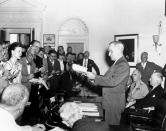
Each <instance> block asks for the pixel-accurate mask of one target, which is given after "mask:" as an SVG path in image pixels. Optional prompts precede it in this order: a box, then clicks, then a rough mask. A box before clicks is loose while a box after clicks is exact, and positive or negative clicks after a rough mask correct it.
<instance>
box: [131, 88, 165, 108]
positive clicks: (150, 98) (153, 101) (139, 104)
mask: <svg viewBox="0 0 166 131" xmlns="http://www.w3.org/2000/svg"><path fill="white" fill-rule="evenodd" d="M163 93H164V89H163V88H162V87H161V85H159V86H157V87H156V88H155V89H153V90H152V91H150V92H149V93H148V94H147V95H146V97H144V98H142V99H139V100H137V101H136V104H135V105H134V106H135V108H139V109H142V108H146V107H153V106H154V107H155V106H158V104H159V103H160V99H161V97H162V94H163Z"/></svg>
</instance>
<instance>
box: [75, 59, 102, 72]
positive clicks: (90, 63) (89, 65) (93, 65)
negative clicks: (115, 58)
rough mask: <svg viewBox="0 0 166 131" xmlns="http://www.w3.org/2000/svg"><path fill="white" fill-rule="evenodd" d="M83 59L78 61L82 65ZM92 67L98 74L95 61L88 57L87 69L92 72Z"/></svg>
mask: <svg viewBox="0 0 166 131" xmlns="http://www.w3.org/2000/svg"><path fill="white" fill-rule="evenodd" d="M83 60H84V59H83ZM83 60H82V61H78V63H79V64H81V65H82V66H83ZM92 68H93V69H94V70H95V71H96V74H97V75H100V70H99V68H98V66H97V65H96V63H95V62H94V61H93V60H91V59H88V63H87V70H88V71H90V72H92Z"/></svg>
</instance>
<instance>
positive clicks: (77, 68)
mask: <svg viewBox="0 0 166 131" xmlns="http://www.w3.org/2000/svg"><path fill="white" fill-rule="evenodd" d="M72 69H73V70H74V71H76V72H79V73H87V68H86V67H83V66H80V65H77V64H73V65H72Z"/></svg>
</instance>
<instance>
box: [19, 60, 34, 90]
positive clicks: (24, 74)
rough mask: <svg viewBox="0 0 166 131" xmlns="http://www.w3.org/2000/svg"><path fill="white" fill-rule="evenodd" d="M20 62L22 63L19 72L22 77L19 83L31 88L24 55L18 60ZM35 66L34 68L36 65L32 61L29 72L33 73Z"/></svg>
mask: <svg viewBox="0 0 166 131" xmlns="http://www.w3.org/2000/svg"><path fill="white" fill-rule="evenodd" d="M20 63H21V64H22V71H21V74H22V79H21V83H22V84H23V85H25V86H26V87H27V88H28V89H30V88H31V83H30V82H29V79H28V75H29V74H28V68H27V65H28V64H27V60H26V57H23V58H22V59H21V60H20ZM35 68H36V65H35V63H34V62H32V63H31V65H30V74H34V73H35Z"/></svg>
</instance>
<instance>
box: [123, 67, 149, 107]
mask: <svg viewBox="0 0 166 131" xmlns="http://www.w3.org/2000/svg"><path fill="white" fill-rule="evenodd" d="M132 80H133V82H132V83H131V86H130V90H129V93H128V97H127V105H126V107H127V106H130V104H132V103H135V101H136V100H138V99H141V98H144V97H145V96H146V95H147V94H148V93H149V89H148V87H147V85H146V84H145V83H144V82H143V81H142V80H141V72H140V71H139V70H137V69H136V70H134V71H133V73H132Z"/></svg>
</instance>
